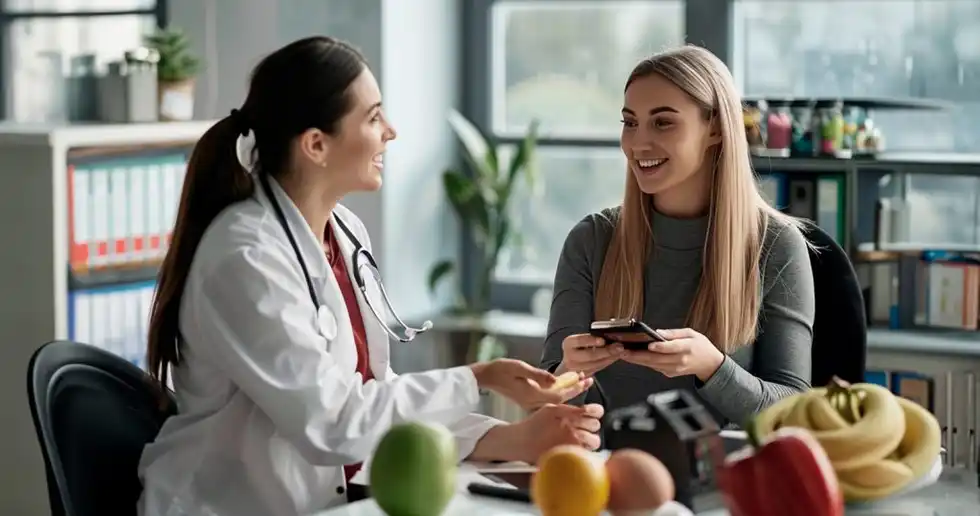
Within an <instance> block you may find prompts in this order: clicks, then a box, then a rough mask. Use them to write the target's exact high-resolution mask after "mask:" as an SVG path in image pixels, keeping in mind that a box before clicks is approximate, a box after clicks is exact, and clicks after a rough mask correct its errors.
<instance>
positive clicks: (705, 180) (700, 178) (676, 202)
mask: <svg viewBox="0 0 980 516" xmlns="http://www.w3.org/2000/svg"><path fill="white" fill-rule="evenodd" d="M711 176H712V174H711V169H710V167H707V166H705V167H702V169H701V170H699V171H697V172H695V173H694V175H693V176H691V177H689V178H687V180H686V181H684V182H682V183H681V184H679V185H677V186H674V187H673V188H671V189H669V190H667V191H666V192H662V193H658V194H656V195H654V196H653V207H654V209H655V210H657V211H658V212H659V213H661V214H663V215H667V216H668V217H673V218H678V219H691V218H697V217H701V216H704V215H705V214H706V213H708V208H709V206H710V205H711V179H712V177H711Z"/></svg>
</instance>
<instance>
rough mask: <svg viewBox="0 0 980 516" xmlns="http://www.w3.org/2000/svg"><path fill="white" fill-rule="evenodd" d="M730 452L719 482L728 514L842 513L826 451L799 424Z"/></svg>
mask: <svg viewBox="0 0 980 516" xmlns="http://www.w3.org/2000/svg"><path fill="white" fill-rule="evenodd" d="M746 430H747V431H748V434H749V443H750V446H747V447H746V448H745V449H743V450H740V451H738V452H735V453H733V454H731V455H729V456H728V457H727V458H726V459H725V464H724V465H723V466H722V468H721V471H720V472H719V473H718V475H717V478H718V484H719V487H720V488H721V491H722V493H723V494H724V497H725V502H726V504H727V505H728V511H729V512H730V513H731V515H732V516H790V515H792V516H842V515H843V514H844V496H843V494H842V493H841V489H840V485H839V484H838V483H837V475H836V473H834V470H833V467H832V466H831V463H830V459H829V458H828V457H827V452H825V451H824V450H823V447H822V446H820V443H819V442H817V440H816V439H815V438H814V437H813V436H812V435H811V434H810V433H809V432H808V431H806V430H805V429H803V428H792V427H788V428H781V429H779V430H777V431H776V432H774V433H773V434H772V435H771V436H769V437H768V438H767V439H766V440H765V441H764V442H759V440H758V439H757V438H756V436H755V432H754V428H752V427H751V425H749V428H746Z"/></svg>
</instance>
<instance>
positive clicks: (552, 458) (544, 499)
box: [531, 445, 609, 516]
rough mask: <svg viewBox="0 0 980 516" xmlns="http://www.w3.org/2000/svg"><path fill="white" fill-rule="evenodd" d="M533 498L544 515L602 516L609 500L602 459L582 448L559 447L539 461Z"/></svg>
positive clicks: (606, 477) (532, 485)
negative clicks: (600, 515)
mask: <svg viewBox="0 0 980 516" xmlns="http://www.w3.org/2000/svg"><path fill="white" fill-rule="evenodd" d="M531 499H532V500H533V501H534V504H535V505H537V506H538V508H539V509H541V514H542V516H599V514H601V513H602V511H603V509H605V508H606V502H607V501H608V500H609V476H608V474H607V473H606V467H605V463H604V461H603V459H602V458H601V457H600V456H599V455H597V454H595V453H592V452H590V451H588V450H586V449H584V448H582V447H581V446H574V445H562V446H556V447H554V448H552V449H550V450H548V451H546V452H545V453H544V454H542V455H541V458H539V459H538V471H537V472H535V473H534V476H532V477H531Z"/></svg>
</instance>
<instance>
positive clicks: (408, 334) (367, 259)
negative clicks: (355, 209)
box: [257, 173, 432, 342]
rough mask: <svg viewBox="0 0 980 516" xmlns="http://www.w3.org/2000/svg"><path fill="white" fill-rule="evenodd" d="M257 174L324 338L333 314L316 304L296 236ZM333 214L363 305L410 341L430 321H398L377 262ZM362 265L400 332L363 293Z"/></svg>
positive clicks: (429, 326)
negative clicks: (349, 251)
mask: <svg viewBox="0 0 980 516" xmlns="http://www.w3.org/2000/svg"><path fill="white" fill-rule="evenodd" d="M257 175H258V179H259V182H260V183H261V184H262V189H263V190H264V191H265V195H266V197H268V198H269V202H271V203H272V209H273V211H275V212H276V218H277V219H279V225H280V226H282V229H283V231H285V232H286V237H288V238H289V244H290V245H291V246H292V247H293V253H294V254H295V255H296V260H297V261H299V266H300V268H301V269H303V276H304V277H305V278H306V287H307V288H308V289H309V291H310V300H312V301H313V307H314V308H316V314H317V323H318V324H319V326H320V332H321V333H322V334H324V335H323V336H324V337H326V338H328V339H331V338H333V337H334V336H335V335H336V331H337V330H336V325H337V321H336V319H334V318H333V314H332V313H330V310H329V309H328V308H327V307H326V306H323V305H321V304H320V299H319V297H318V296H317V295H316V287H315V286H314V284H313V278H312V277H311V276H310V272H309V270H308V269H307V268H306V261H304V260H303V255H302V253H301V252H300V250H299V245H298V244H297V243H296V238H295V237H294V236H293V232H292V231H291V230H290V229H289V222H288V221H287V220H286V215H285V213H283V211H282V207H281V206H279V202H278V201H277V200H276V196H275V194H274V193H273V191H272V187H271V186H270V185H269V178H268V177H266V175H265V174H262V173H259V174H257ZM333 217H334V219H336V221H337V225H338V226H340V229H341V230H342V231H343V232H344V235H346V236H347V239H348V240H350V242H351V243H352V244H354V252H353V254H352V255H351V262H350V263H351V266H352V267H354V281H355V282H356V283H357V288H358V290H360V291H361V295H362V296H363V297H364V302H365V303H366V304H367V306H368V308H370V309H371V313H372V314H374V318H375V319H377V320H378V322H379V323H381V327H382V328H384V329H385V332H387V333H388V335H390V336H391V337H392V338H393V339H395V340H397V341H399V342H411V341H412V340H414V339H415V337H417V336H418V335H419V334H420V333H423V332H426V331H429V330H431V329H432V321H428V320H427V321H424V322H423V323H422V326H421V327H419V328H413V327H411V326H409V325H407V324H405V321H402V320H401V318H399V317H398V314H396V313H395V309H394V308H392V306H391V300H390V299H388V293H387V292H386V291H385V287H384V284H383V283H382V282H381V271H380V270H378V263H377V262H376V261H374V256H371V253H370V252H368V250H367V249H365V248H364V246H362V245H361V242H360V241H359V240H358V239H357V237H355V236H354V233H352V232H351V230H350V228H348V227H347V224H345V223H344V221H343V220H341V218H340V217H339V216H337V214H336V213H334V214H333ZM365 268H366V269H368V272H370V273H371V275H372V276H374V282H375V284H376V285H377V286H378V290H379V291H381V297H382V299H384V302H385V307H386V308H387V310H388V313H390V314H391V316H392V317H394V318H395V321H397V322H398V324H399V325H400V326H401V327H402V333H401V334H398V333H397V332H395V331H394V330H392V329H391V327H390V326H388V323H387V322H385V319H384V316H383V315H381V312H379V311H378V309H377V308H375V307H374V304H373V303H372V302H371V296H369V295H368V292H367V283H366V282H365V281H364V275H363V274H362V272H361V271H362V269H365ZM329 333H333V334H334V335H333V336H331V335H327V334H329Z"/></svg>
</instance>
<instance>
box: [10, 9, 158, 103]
mask: <svg viewBox="0 0 980 516" xmlns="http://www.w3.org/2000/svg"><path fill="white" fill-rule="evenodd" d="M165 13H166V6H165V4H164V1H163V0H0V42H2V45H3V49H2V50H3V55H5V57H6V58H5V59H4V60H3V69H2V73H3V82H2V86H3V91H4V96H3V98H4V102H3V104H2V105H0V109H2V114H3V118H8V119H12V120H15V121H19V122H58V121H64V120H66V119H68V118H69V111H70V109H71V108H70V106H69V99H70V98H72V96H73V95H74V94H76V93H77V90H76V89H75V86H76V84H77V83H76V81H75V79H74V77H76V76H77V75H78V74H80V73H91V71H92V70H94V71H95V73H102V72H104V71H105V69H106V66H107V64H108V63H109V62H111V61H116V60H120V59H122V58H123V53H124V52H125V51H127V50H130V49H132V48H135V47H138V46H140V45H142V40H143V36H144V35H145V34H147V33H149V32H150V31H152V30H153V28H154V27H155V26H162V25H164V24H165V22H166V20H165V17H166V16H165Z"/></svg>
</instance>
